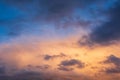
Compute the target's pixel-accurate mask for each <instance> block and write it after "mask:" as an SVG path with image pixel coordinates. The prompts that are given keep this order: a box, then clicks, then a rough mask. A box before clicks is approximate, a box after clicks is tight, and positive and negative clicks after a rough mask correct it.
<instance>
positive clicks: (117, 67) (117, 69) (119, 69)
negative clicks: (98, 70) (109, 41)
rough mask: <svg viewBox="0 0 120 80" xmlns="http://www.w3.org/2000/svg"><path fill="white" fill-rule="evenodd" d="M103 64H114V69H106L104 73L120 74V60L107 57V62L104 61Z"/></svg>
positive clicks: (112, 56) (114, 57)
mask: <svg viewBox="0 0 120 80" xmlns="http://www.w3.org/2000/svg"><path fill="white" fill-rule="evenodd" d="M104 63H105V64H114V67H111V68H106V71H105V72H106V73H109V74H111V73H116V74H117V73H120V58H119V57H117V56H114V55H110V56H108V57H107V60H105V61H104Z"/></svg>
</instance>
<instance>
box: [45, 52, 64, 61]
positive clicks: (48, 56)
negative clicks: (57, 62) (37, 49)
mask: <svg viewBox="0 0 120 80" xmlns="http://www.w3.org/2000/svg"><path fill="white" fill-rule="evenodd" d="M64 57H66V55H65V54H64V53H61V54H59V55H45V57H44V59H45V60H51V59H55V58H64Z"/></svg>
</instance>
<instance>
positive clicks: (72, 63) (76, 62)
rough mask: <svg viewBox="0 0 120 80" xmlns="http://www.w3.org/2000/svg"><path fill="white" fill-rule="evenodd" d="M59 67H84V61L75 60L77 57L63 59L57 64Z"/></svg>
mask: <svg viewBox="0 0 120 80" xmlns="http://www.w3.org/2000/svg"><path fill="white" fill-rule="evenodd" d="M59 66H60V67H62V66H64V67H65V66H66V67H70V66H77V68H84V63H83V62H81V61H79V60H77V59H71V60H64V61H62V62H61V63H60V64H59Z"/></svg>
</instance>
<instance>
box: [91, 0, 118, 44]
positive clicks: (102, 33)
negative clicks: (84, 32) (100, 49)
mask: <svg viewBox="0 0 120 80" xmlns="http://www.w3.org/2000/svg"><path fill="white" fill-rule="evenodd" d="M107 14H108V15H109V20H108V21H107V22H105V23H103V24H102V25H101V26H99V27H96V28H95V29H94V30H93V32H92V33H91V35H90V39H91V41H93V42H95V43H98V44H99V43H100V44H108V43H112V42H115V41H118V40H119V39H120V2H118V3H117V4H116V5H115V6H114V7H113V8H112V9H110V10H109V11H108V13H107Z"/></svg>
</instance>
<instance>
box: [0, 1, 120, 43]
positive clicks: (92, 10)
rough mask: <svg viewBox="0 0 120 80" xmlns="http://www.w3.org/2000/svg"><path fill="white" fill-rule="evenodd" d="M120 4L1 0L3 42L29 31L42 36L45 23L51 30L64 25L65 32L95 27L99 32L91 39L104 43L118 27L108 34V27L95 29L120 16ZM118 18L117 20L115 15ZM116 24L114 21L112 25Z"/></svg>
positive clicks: (1, 35) (0, 16) (95, 30)
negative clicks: (103, 36) (76, 28)
mask: <svg viewBox="0 0 120 80" xmlns="http://www.w3.org/2000/svg"><path fill="white" fill-rule="evenodd" d="M117 3H118V4H117ZM117 5H119V0H101V1H98V0H92V1H90V0H69V1H68V0H1V1H0V41H6V39H7V40H9V39H10V38H15V37H19V35H26V34H36V35H40V34H42V35H43V34H44V31H43V33H42V30H43V29H44V28H46V29H47V27H44V26H48V27H50V28H48V29H49V30H50V31H51V30H53V29H54V30H57V29H56V27H59V28H63V29H62V30H60V31H59V30H58V32H59V33H61V34H62V35H66V33H67V34H69V33H72V32H73V31H72V29H73V28H74V27H89V28H90V29H93V28H94V27H95V29H93V32H92V33H91V35H94V34H96V35H94V37H92V39H91V40H93V41H95V42H99V40H101V41H100V42H102V40H107V39H111V38H110V37H109V36H108V35H109V34H112V32H119V30H118V29H119V28H118V27H115V28H116V29H117V30H116V29H113V28H112V27H111V29H110V31H108V33H107V32H106V27H105V30H104V31H103V32H102V31H99V30H103V28H102V27H101V29H98V28H97V29H96V27H97V26H98V27H99V26H100V25H101V26H105V25H106V24H107V22H111V21H112V19H113V17H114V15H117V16H119V14H116V13H119V12H118V10H115V9H119V6H117ZM114 10H115V11H116V13H115V11H114ZM114 13H115V14H114ZM115 19H117V21H118V18H117V17H116V16H115V18H114V20H115ZM102 24H103V25H102ZM104 24H105V25H104ZM114 24H115V23H114V21H113V24H111V25H114ZM38 25H39V26H38ZM49 25H50V26H49ZM51 25H52V26H51ZM66 28H67V29H66ZM38 29H39V30H40V31H38ZM111 30H114V31H111ZM91 35H90V36H91ZM101 35H106V36H105V37H107V39H105V38H104V39H102V37H101ZM113 36H114V37H115V39H116V38H118V37H119V36H118V35H117V34H116V33H113ZM99 38H100V39H99ZM98 39H99V40H98Z"/></svg>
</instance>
